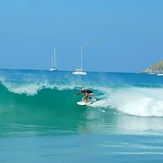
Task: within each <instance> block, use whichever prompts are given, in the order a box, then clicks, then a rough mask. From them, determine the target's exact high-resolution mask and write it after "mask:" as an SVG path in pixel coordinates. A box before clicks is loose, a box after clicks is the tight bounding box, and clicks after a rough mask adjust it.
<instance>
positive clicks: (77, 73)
mask: <svg viewBox="0 0 163 163" xmlns="http://www.w3.org/2000/svg"><path fill="white" fill-rule="evenodd" d="M80 55H81V58H80V59H81V60H80V68H77V69H75V70H74V71H73V72H72V74H73V75H87V73H86V72H84V71H83V63H82V62H83V54H82V46H81V54H80Z"/></svg>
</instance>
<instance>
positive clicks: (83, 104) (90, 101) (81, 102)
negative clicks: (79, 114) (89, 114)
mask: <svg viewBox="0 0 163 163" xmlns="http://www.w3.org/2000/svg"><path fill="white" fill-rule="evenodd" d="M96 101H97V100H96V99H95V98H94V99H91V100H89V101H88V102H86V101H79V102H77V104H78V105H82V106H89V105H91V104H93V103H94V102H96Z"/></svg>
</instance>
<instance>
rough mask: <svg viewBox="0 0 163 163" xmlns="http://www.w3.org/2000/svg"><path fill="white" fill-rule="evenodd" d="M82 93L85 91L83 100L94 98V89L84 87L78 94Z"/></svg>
mask: <svg viewBox="0 0 163 163" xmlns="http://www.w3.org/2000/svg"><path fill="white" fill-rule="evenodd" d="M81 93H84V97H83V98H82V101H84V100H86V102H88V98H90V99H92V96H93V91H91V90H87V89H82V90H80V92H79V93H78V94H76V96H78V95H80V94H81Z"/></svg>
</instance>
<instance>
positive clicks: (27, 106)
mask: <svg viewBox="0 0 163 163" xmlns="http://www.w3.org/2000/svg"><path fill="white" fill-rule="evenodd" d="M83 88H84V89H91V90H93V92H94V98H96V99H97V101H96V102H95V103H93V104H92V105H91V106H78V105H77V102H78V101H80V100H81V98H82V97H83V96H82V95H80V96H75V95H76V94H77V93H78V92H79V91H80V89H83ZM0 123H1V129H0V138H1V139H0V141H2V142H1V143H3V145H4V146H5V148H3V147H2V148H0V150H1V151H3V154H2V156H0V159H1V160H5V162H10V161H12V159H14V158H16V159H15V161H17V162H54V161H56V162H57V161H58V162H76V161H78V162H90V161H91V162H95V161H96V162H108V161H111V162H127V161H129V162H130V161H131V162H141V161H142V162H143V161H147V162H148V161H149V160H150V161H151V162H155V161H158V162H159V161H162V159H163V153H162V151H163V141H162V140H163V139H162V138H163V125H162V124H163V77H162V76H157V75H151V74H139V73H113V72H88V73H87V75H85V76H76V75H72V72H70V71H55V72H50V71H46V70H7V69H1V70H0ZM11 141H13V142H15V143H12V144H10V143H9V142H11ZM25 142H27V144H26V143H25ZM17 144H20V146H17ZM15 149H16V152H13V154H12V155H11V157H10V158H8V157H6V155H7V154H8V152H9V151H14V150H15ZM36 150H37V152H36ZM26 151H28V152H26ZM86 151H87V152H86ZM14 153H15V154H16V155H19V154H21V155H22V156H23V157H21V158H20V157H16V156H15V155H14ZM27 155H28V156H29V157H28V159H27V160H24V159H23V158H25V157H27ZM124 156H125V157H124ZM126 156H127V157H126ZM137 156H141V158H140V157H137ZM142 156H143V157H142ZM156 156H157V157H156ZM122 157H123V159H122Z"/></svg>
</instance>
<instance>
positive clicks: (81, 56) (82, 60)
mask: <svg viewBox="0 0 163 163" xmlns="http://www.w3.org/2000/svg"><path fill="white" fill-rule="evenodd" d="M82 63H83V56H82V46H81V69H82V70H83V65H82Z"/></svg>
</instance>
